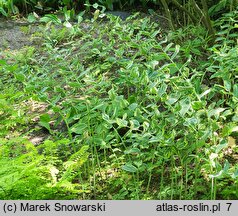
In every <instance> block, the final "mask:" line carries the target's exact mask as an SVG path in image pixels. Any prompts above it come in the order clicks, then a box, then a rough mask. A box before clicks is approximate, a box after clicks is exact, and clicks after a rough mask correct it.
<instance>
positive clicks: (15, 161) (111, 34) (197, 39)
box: [0, 0, 238, 199]
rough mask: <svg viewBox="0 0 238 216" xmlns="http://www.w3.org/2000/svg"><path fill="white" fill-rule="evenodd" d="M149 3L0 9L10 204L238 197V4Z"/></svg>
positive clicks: (1, 186) (3, 192)
mask: <svg viewBox="0 0 238 216" xmlns="http://www.w3.org/2000/svg"><path fill="white" fill-rule="evenodd" d="M138 2H140V3H141V4H140V7H142V8H143V9H144V10H147V9H148V8H147V7H150V8H149V12H150V14H152V15H155V14H156V13H157V11H156V8H157V6H158V5H160V6H162V8H164V9H165V10H164V16H165V17H166V19H165V20H167V21H168V27H169V28H168V29H164V28H161V23H160V21H159V20H157V19H154V18H153V19H152V18H151V17H150V16H146V17H144V16H142V15H141V13H132V16H130V17H128V18H127V19H126V20H121V19H120V18H119V17H115V16H113V15H110V14H107V15H106V14H104V11H105V9H107V10H108V9H109V10H113V9H118V8H119V9H120V8H128V7H129V6H132V5H134V4H136V5H137V4H138ZM138 2H137V1H119V0H118V1H112V0H111V1H110V0H107V1H103V0H102V1H97V2H95V1H94V2H93V1H90V2H89V1H63V0H62V1H33V0H32V1H12V0H9V1H7V0H5V1H4V0H0V13H2V15H3V16H14V18H15V19H18V17H19V16H20V15H19V13H22V14H24V13H25V16H26V17H28V21H30V22H32V23H34V22H36V21H37V19H38V17H37V16H38V14H40V13H39V11H37V9H38V10H42V11H43V12H42V18H39V20H40V21H43V22H46V24H41V23H38V28H39V29H38V31H36V32H35V33H33V34H32V36H31V37H32V39H33V40H36V41H37V42H36V43H34V44H33V45H32V46H25V47H23V48H21V49H19V50H12V49H6V47H5V48H4V49H3V48H0V199H237V198H238V163H237V162H238V147H237V140H238V136H237V135H238V125H237V122H238V106H237V105H238V84H237V79H238V64H237V56H238V41H237V38H238V32H237V28H238V11H237V8H236V6H237V1H231V0H230V1H228V0H227V1H225V0H220V1H193V0H188V1H176V0H175V1H172V0H171V1H138ZM205 2H206V4H205ZM85 4H86V5H85ZM153 4H154V5H153ZM151 5H152V6H151ZM65 6H66V7H65ZM79 6H80V7H83V10H86V11H87V10H88V11H89V13H91V14H92V16H91V17H90V18H84V16H83V15H82V14H83V13H82V11H80V9H79V8H77V7H79ZM60 7H61V12H62V14H63V15H64V21H62V20H61V19H60V18H59V17H58V16H57V15H55V14H54V10H55V9H59V8H60ZM151 8H152V9H153V10H152V9H151ZM171 8H173V9H174V10H173V11H174V13H172V12H171ZM46 11H48V12H49V14H45V13H46ZM179 11H180V12H179ZM181 11H182V12H181ZM50 12H51V13H50ZM78 13H79V16H77V19H76V20H77V22H76V23H71V22H70V20H71V18H72V16H75V14H78ZM39 16H40V15H39ZM159 16H161V13H160V15H159ZM102 17H104V18H105V17H107V19H103V18H102ZM175 20H177V21H175ZM61 23H62V24H64V25H62V24H61ZM30 29H31V25H27V26H23V27H22V31H24V32H25V33H26V34H30Z"/></svg>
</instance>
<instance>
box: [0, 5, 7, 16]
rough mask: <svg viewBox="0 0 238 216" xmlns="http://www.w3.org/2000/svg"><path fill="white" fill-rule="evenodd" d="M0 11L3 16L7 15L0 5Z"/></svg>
mask: <svg viewBox="0 0 238 216" xmlns="http://www.w3.org/2000/svg"><path fill="white" fill-rule="evenodd" d="M0 13H1V14H2V15H3V16H5V17H7V16H8V15H7V12H6V11H5V10H4V9H3V8H2V7H0Z"/></svg>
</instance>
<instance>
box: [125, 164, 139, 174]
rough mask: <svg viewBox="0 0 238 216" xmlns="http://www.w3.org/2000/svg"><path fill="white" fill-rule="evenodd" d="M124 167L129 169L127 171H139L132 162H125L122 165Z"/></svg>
mask: <svg viewBox="0 0 238 216" xmlns="http://www.w3.org/2000/svg"><path fill="white" fill-rule="evenodd" d="M122 169H123V170H125V171H127V172H131V173H134V172H136V171H137V168H136V167H135V166H133V165H132V164H129V163H127V164H125V165H123V166H122Z"/></svg>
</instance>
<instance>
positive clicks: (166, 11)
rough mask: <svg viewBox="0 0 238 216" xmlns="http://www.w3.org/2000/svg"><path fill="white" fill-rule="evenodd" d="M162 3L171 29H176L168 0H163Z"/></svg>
mask: <svg viewBox="0 0 238 216" xmlns="http://www.w3.org/2000/svg"><path fill="white" fill-rule="evenodd" d="M161 3H162V5H163V7H164V9H165V14H166V17H167V19H168V21H169V26H170V29H171V30H173V31H174V30H175V28H174V25H173V22H172V17H171V13H170V10H169V7H168V4H167V2H166V0H161Z"/></svg>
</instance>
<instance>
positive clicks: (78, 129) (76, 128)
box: [70, 123, 88, 134]
mask: <svg viewBox="0 0 238 216" xmlns="http://www.w3.org/2000/svg"><path fill="white" fill-rule="evenodd" d="M87 127H88V126H87V124H85V123H77V124H75V125H73V127H71V129H70V131H71V132H73V133H76V134H83V132H84V131H85V129H86V128H87Z"/></svg>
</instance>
